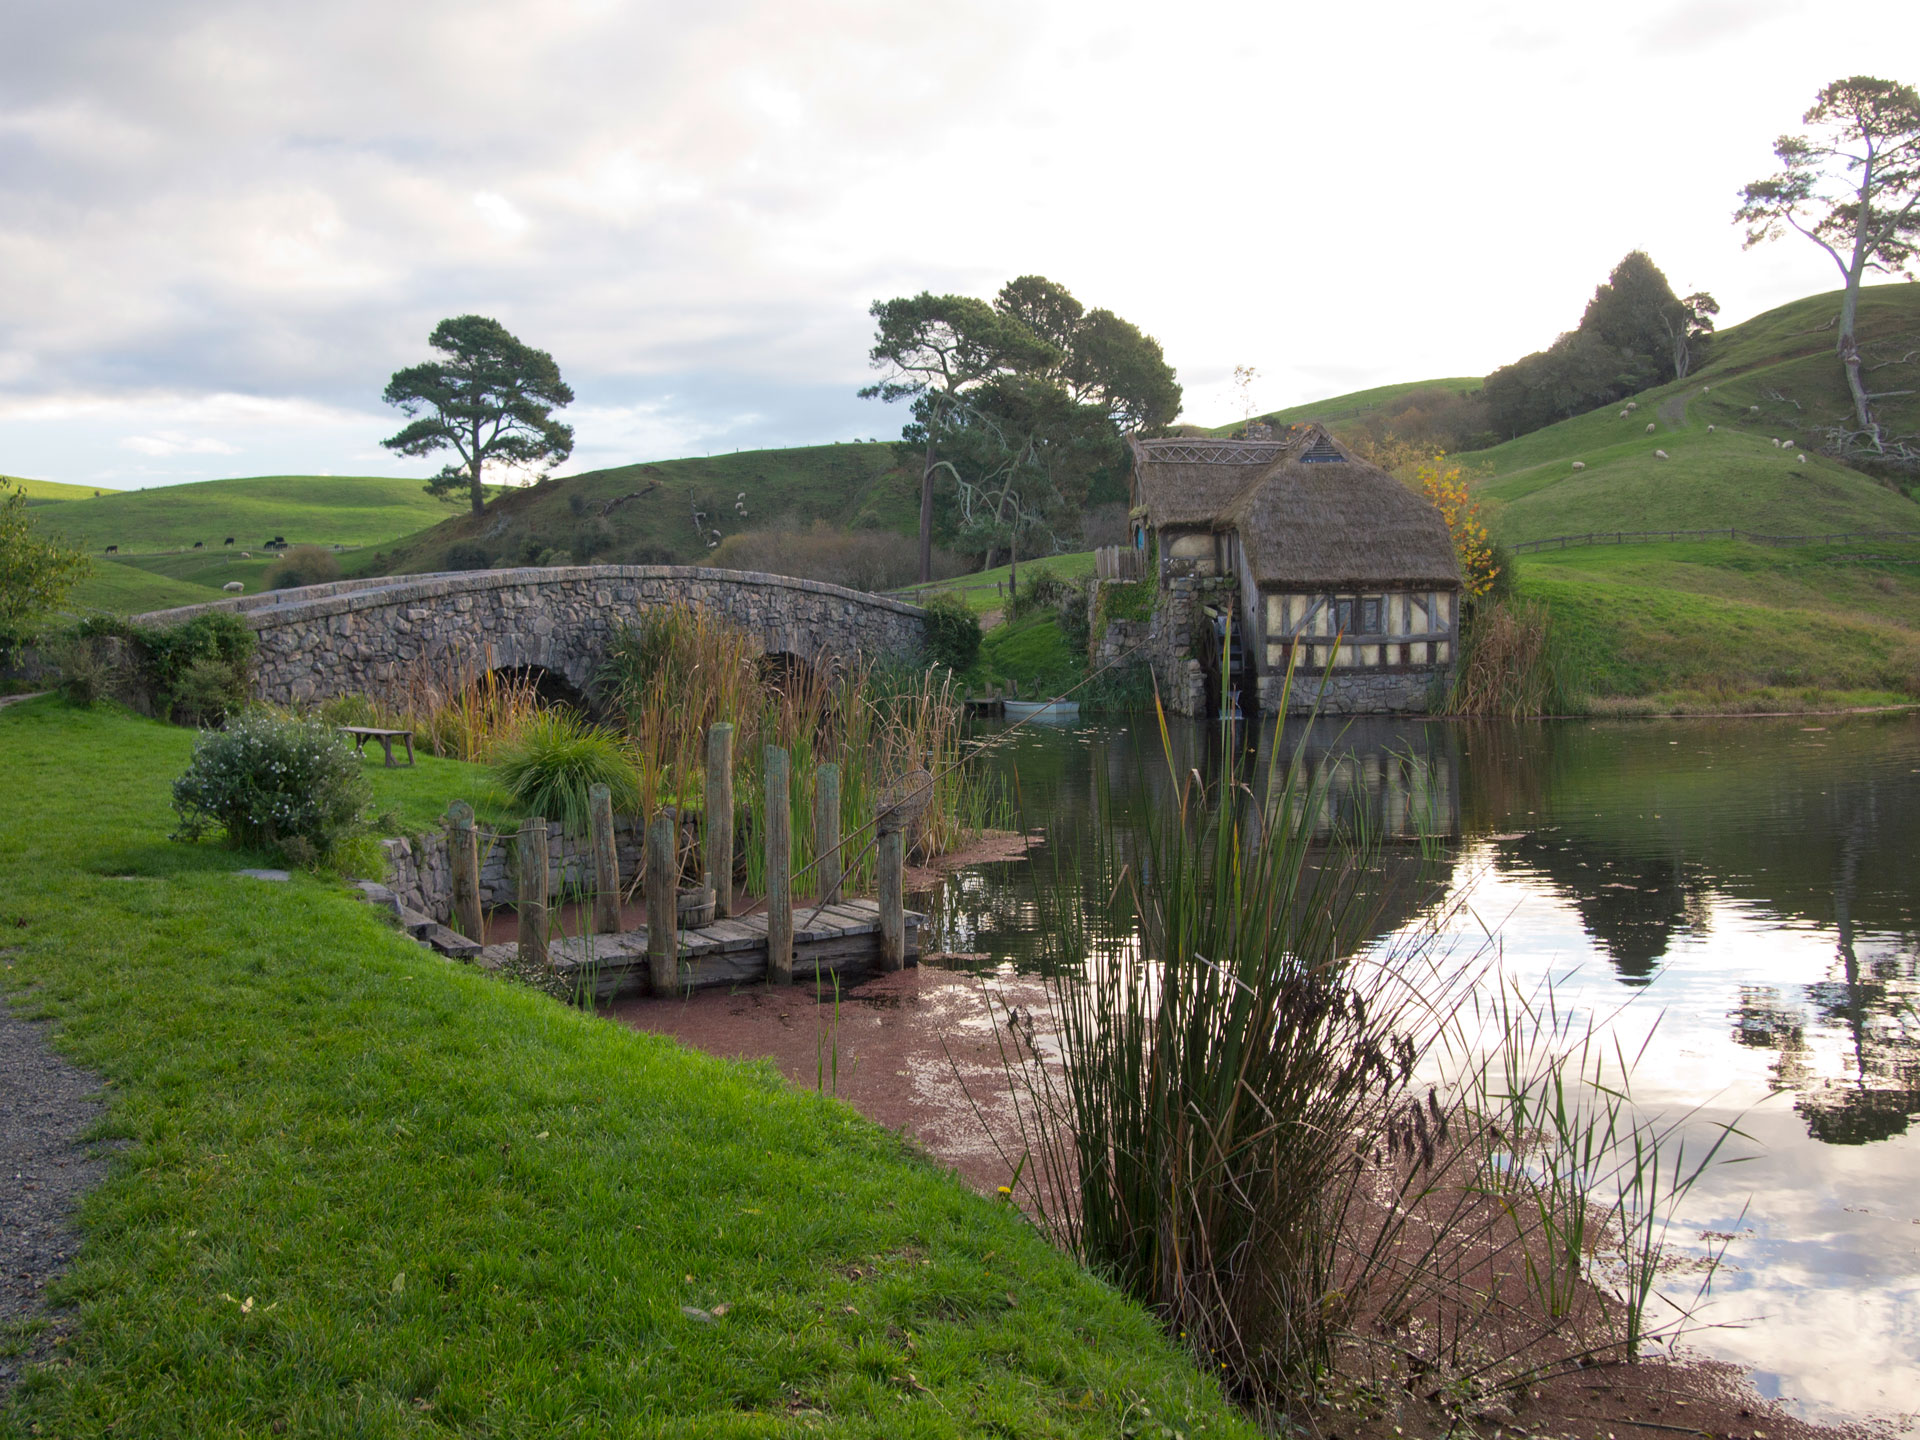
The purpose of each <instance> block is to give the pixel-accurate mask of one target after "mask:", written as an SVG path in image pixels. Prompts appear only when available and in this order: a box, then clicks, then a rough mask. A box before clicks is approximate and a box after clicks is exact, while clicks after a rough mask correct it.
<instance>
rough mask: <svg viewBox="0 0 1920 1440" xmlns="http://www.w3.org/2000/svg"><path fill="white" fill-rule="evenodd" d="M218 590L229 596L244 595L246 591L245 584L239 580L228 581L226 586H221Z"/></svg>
mask: <svg viewBox="0 0 1920 1440" xmlns="http://www.w3.org/2000/svg"><path fill="white" fill-rule="evenodd" d="M220 588H221V589H222V590H224V591H226V592H227V593H228V594H229V595H244V594H245V593H246V590H247V587H246V584H245V582H243V581H240V580H229V581H227V583H226V584H224V585H222V586H221V587H220Z"/></svg>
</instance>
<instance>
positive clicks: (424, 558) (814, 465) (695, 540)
mask: <svg viewBox="0 0 1920 1440" xmlns="http://www.w3.org/2000/svg"><path fill="white" fill-rule="evenodd" d="M742 494H744V496H745V499H744V501H739V502H738V503H740V504H741V505H743V506H744V513H742V511H741V510H738V509H736V508H735V505H736V501H737V497H739V496H741V495H742ZM917 505H918V492H917V490H916V488H915V478H914V477H913V476H912V475H909V474H908V473H907V472H905V471H904V470H901V469H899V468H898V467H897V466H896V464H895V461H894V451H893V446H892V445H889V444H850V445H813V446H807V447H804V448H799V449H792V450H744V451H739V452H737V453H735V454H732V455H713V456H707V457H697V458H693V459H686V460H663V461H660V462H658V463H655V464H646V465H622V466H618V467H616V468H614V469H610V470H594V471H589V472H588V473H586V474H584V475H572V476H568V477H566V478H564V479H558V480H549V481H546V482H545V483H543V484H540V485H535V486H533V487H531V488H529V489H525V490H512V491H508V492H507V493H506V494H504V495H502V496H501V497H500V498H499V499H497V500H495V501H494V502H493V503H492V504H491V505H489V506H488V507H487V513H486V514H485V515H480V516H476V515H473V514H472V513H470V512H466V511H462V512H461V513H459V514H457V515H454V516H451V517H449V518H446V519H443V520H441V521H440V523H439V524H436V525H434V526H432V527H431V528H429V529H426V530H422V531H419V532H418V533H416V534H411V535H407V536H406V537H405V538H404V539H401V540H399V541H398V542H397V543H393V544H381V545H380V548H379V549H378V550H376V551H371V552H367V553H364V554H361V555H358V556H350V557H346V559H345V563H346V566H347V569H348V570H349V571H350V572H351V573H353V574H359V575H377V574H387V573H393V574H409V573H416V572H421V571H430V570H444V569H448V568H451V567H452V563H453V562H450V560H449V558H448V556H449V552H450V551H452V550H454V548H455V547H456V546H458V547H462V554H461V555H459V556H457V557H455V558H456V559H457V560H459V561H461V562H462V563H465V564H467V565H468V566H474V565H476V563H478V564H500V563H503V562H505V563H520V564H536V563H539V562H540V561H541V560H542V559H543V557H552V556H553V553H554V552H562V553H564V554H566V555H567V556H568V557H569V558H574V559H582V558H586V557H587V556H588V555H591V558H592V559H593V560H595V561H597V562H600V563H607V564H676V565H690V564H697V563H699V562H700V561H701V560H702V559H703V558H704V557H705V555H706V554H707V551H708V549H709V546H708V544H707V538H710V537H711V535H712V533H713V532H714V531H718V532H719V533H720V534H721V535H732V534H736V533H738V532H740V531H742V530H756V529H763V528H765V527H767V526H769V525H773V524H778V523H782V522H793V523H797V524H803V525H804V524H810V523H811V522H813V521H815V520H826V521H828V522H830V523H832V524H834V525H838V526H843V527H846V528H848V529H881V530H895V531H901V532H905V531H908V530H910V529H911V528H912V527H913V526H914V525H915V524H916V523H917V518H918V515H919V511H918V509H917ZM696 512H698V513H700V514H701V515H703V516H704V517H705V519H704V521H703V522H702V523H701V524H700V525H699V526H696V525H695V522H694V515H695V513H696ZM444 513H445V512H444V511H443V512H442V514H444ZM703 537H705V538H703ZM288 538H289V539H292V538H293V537H292V536H291V535H289V536H288ZM376 543H378V542H376ZM482 557H484V558H482Z"/></svg>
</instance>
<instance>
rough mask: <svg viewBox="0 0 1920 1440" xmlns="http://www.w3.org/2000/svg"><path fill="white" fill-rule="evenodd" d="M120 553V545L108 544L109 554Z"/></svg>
mask: <svg viewBox="0 0 1920 1440" xmlns="http://www.w3.org/2000/svg"><path fill="white" fill-rule="evenodd" d="M119 553H120V547H119V546H118V545H109V546H107V554H109V555H118V554H119Z"/></svg>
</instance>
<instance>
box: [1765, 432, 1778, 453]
mask: <svg viewBox="0 0 1920 1440" xmlns="http://www.w3.org/2000/svg"><path fill="white" fill-rule="evenodd" d="M1767 443H1768V444H1769V445H1771V446H1773V448H1774V449H1776V450H1778V449H1779V448H1780V437H1779V436H1777V435H1769V436H1768V437H1767Z"/></svg>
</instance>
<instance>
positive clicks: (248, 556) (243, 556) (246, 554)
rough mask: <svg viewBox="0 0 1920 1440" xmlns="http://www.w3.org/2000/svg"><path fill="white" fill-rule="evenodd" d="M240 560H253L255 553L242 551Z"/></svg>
mask: <svg viewBox="0 0 1920 1440" xmlns="http://www.w3.org/2000/svg"><path fill="white" fill-rule="evenodd" d="M240 558H241V559H242V560H251V559H252V558H253V552H252V551H251V550H242V551H241V552H240Z"/></svg>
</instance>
